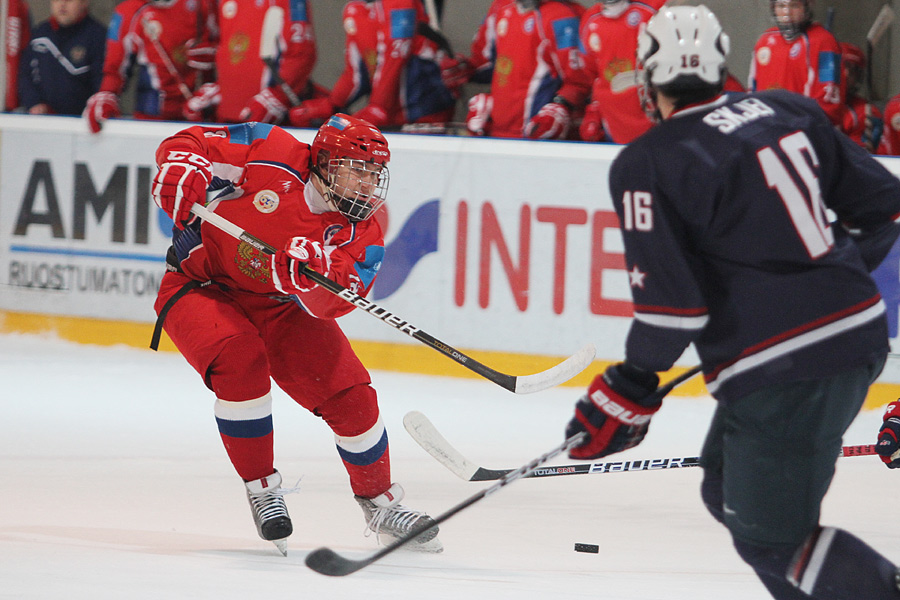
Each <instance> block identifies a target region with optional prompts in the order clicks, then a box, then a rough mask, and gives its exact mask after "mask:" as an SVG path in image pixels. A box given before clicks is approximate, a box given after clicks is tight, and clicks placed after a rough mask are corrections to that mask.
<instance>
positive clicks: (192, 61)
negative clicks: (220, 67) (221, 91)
mask: <svg viewBox="0 0 900 600" xmlns="http://www.w3.org/2000/svg"><path fill="white" fill-rule="evenodd" d="M184 50H185V52H184V53H185V55H186V56H187V66H189V67H190V68H192V69H196V70H198V71H212V70H213V69H214V68H215V67H216V46H215V44H212V43H210V42H209V41H208V40H188V42H187V43H186V44H185V45H184Z"/></svg>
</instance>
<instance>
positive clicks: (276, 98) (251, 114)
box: [238, 88, 288, 123]
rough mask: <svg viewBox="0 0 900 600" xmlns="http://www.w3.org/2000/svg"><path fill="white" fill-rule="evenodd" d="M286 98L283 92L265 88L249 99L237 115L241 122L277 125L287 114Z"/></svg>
mask: <svg viewBox="0 0 900 600" xmlns="http://www.w3.org/2000/svg"><path fill="white" fill-rule="evenodd" d="M287 111H288V107H287V98H286V97H284V92H282V91H281V90H278V89H275V88H266V89H264V90H263V91H261V92H260V93H258V94H257V95H255V96H253V97H252V98H250V101H249V102H247V106H245V107H244V108H243V109H242V110H241V114H240V115H238V119H240V120H241V121H245V122H246V121H257V122H259V123H278V122H279V121H281V120H282V119H283V118H284V115H286V114H287Z"/></svg>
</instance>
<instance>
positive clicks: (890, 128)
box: [881, 94, 900, 156]
mask: <svg viewBox="0 0 900 600" xmlns="http://www.w3.org/2000/svg"><path fill="white" fill-rule="evenodd" d="M881 147H882V149H881V153H882V154H888V155H890V156H900V94H897V95H896V96H894V97H893V98H891V99H890V100H889V101H888V103H887V104H886V105H885V107H884V135H883V136H882V138H881Z"/></svg>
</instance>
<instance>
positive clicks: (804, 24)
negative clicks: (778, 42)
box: [769, 0, 812, 41]
mask: <svg viewBox="0 0 900 600" xmlns="http://www.w3.org/2000/svg"><path fill="white" fill-rule="evenodd" d="M782 2H783V0H771V1H770V3H769V7H770V8H771V10H772V18H773V19H775V25H776V26H777V27H778V31H780V32H781V35H782V36H784V39H786V40H788V41H792V40H793V39H794V38H796V37H797V36H799V35H800V34H802V33H803V32H804V31H806V29H807V28H808V27H809V24H810V23H811V22H812V9H810V7H809V1H808V0H806V1H804V2H803V5H804V10H803V14H804V16H803V20H802V21H800V22H798V23H794V22H793V21H790V20H788V19H785V20H781V19H779V18H778V14H777V13H776V12H775V6H776V5H777V4H780V3H782Z"/></svg>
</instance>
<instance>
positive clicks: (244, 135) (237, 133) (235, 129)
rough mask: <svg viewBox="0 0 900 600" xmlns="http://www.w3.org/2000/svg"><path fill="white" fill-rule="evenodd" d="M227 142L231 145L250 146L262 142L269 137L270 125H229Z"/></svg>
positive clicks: (254, 123)
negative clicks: (258, 141)
mask: <svg viewBox="0 0 900 600" xmlns="http://www.w3.org/2000/svg"><path fill="white" fill-rule="evenodd" d="M227 129H228V140H229V141H230V142H231V143H232V144H244V145H248V146H249V145H250V144H252V143H253V142H254V141H256V140H264V139H266V138H267V137H269V133H270V132H271V131H272V125H268V124H266V123H256V122H251V123H240V124H238V125H229V126H228V127H227Z"/></svg>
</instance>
